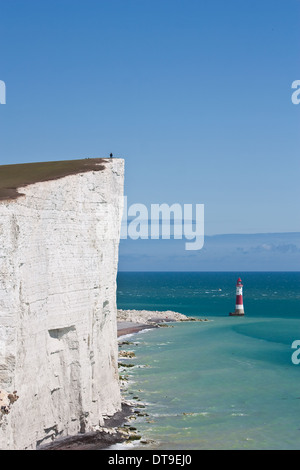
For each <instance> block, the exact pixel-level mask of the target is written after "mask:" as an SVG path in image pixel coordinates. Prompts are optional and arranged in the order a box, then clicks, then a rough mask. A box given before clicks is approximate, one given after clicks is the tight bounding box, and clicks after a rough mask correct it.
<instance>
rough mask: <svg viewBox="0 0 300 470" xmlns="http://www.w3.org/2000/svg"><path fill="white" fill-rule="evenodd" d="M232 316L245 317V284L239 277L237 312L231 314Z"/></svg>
mask: <svg viewBox="0 0 300 470" xmlns="http://www.w3.org/2000/svg"><path fill="white" fill-rule="evenodd" d="M229 315H231V316H242V315H245V312H244V305H243V283H242V280H241V278H240V277H239V278H238V280H237V282H236V299H235V311H234V312H233V313H232V312H231V313H230V314H229Z"/></svg>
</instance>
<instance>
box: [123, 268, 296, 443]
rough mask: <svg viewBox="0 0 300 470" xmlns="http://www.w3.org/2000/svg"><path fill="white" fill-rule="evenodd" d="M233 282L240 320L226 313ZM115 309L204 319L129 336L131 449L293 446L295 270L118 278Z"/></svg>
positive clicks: (232, 301) (231, 299)
mask: <svg viewBox="0 0 300 470" xmlns="http://www.w3.org/2000/svg"><path fill="white" fill-rule="evenodd" d="M239 276H240V277H241V278H242V281H243V284H244V308H245V317H229V315H228V313H229V312H230V311H233V310H234V306H235V284H236V280H237V277H239ZM117 303H118V308H122V309H146V310H173V311H177V312H180V313H184V314H186V315H188V316H194V317H199V318H203V319H204V318H206V319H207V320H209V321H206V322H187V323H173V324H172V325H170V327H169V328H159V329H154V330H148V331H145V332H141V333H138V334H136V335H134V336H133V337H132V338H133V339H132V341H133V344H132V345H129V346H127V349H128V350H132V351H134V352H135V354H136V357H135V358H134V359H133V360H131V362H133V363H134V364H135V367H131V368H126V374H127V376H128V388H127V390H126V392H125V393H126V398H129V399H130V398H132V397H133V396H138V400H140V403H144V404H146V408H145V409H146V412H147V414H148V416H144V417H140V418H138V419H137V420H136V423H135V426H136V427H137V429H138V431H139V432H140V433H141V435H142V440H143V441H145V442H146V441H147V442H148V444H142V443H141V442H140V441H136V443H135V446H136V448H145V446H146V447H147V446H148V447H149V446H150V447H151V448H156V449H171V450H172V449H175V450H179V449H300V364H299V365H297V364H294V363H293V361H292V354H293V353H295V352H297V351H296V350H295V349H292V343H293V342H294V341H295V340H300V273H298V272H287V273H281V272H280V273H277V272H276V273H267V272H266V273H265V272H259V273H254V272H249V273H247V272H245V273H242V272H239V273H232V272H228V273H220V272H217V273H212V272H208V273H203V272H201V273H195V272H193V273H182V272H181V273H154V272H151V273H123V272H122V273H119V274H118V295H117ZM171 326H172V327H171ZM299 358H300V354H299Z"/></svg>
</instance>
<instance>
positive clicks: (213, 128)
mask: <svg viewBox="0 0 300 470" xmlns="http://www.w3.org/2000/svg"><path fill="white" fill-rule="evenodd" d="M0 16H1V25H0V44H1V62H0V80H4V81H5V83H6V87H7V103H6V105H0V164H9V163H22V162H29V161H49V160H60V159H74V158H83V157H87V156H89V157H102V156H106V155H108V154H109V153H110V152H113V153H114V155H115V156H120V157H124V158H125V160H126V182H125V193H126V195H127V196H128V204H132V203H143V204H146V205H147V206H149V205H150V204H152V203H169V204H172V203H181V204H184V203H189V204H197V203H199V204H200V203H203V204H204V205H205V232H206V234H207V235H215V234H224V233H225V234H226V233H237V234H247V233H258V232H263V233H266V232H276V233H279V232H298V231H300V227H299V216H298V213H299V211H298V201H299V196H300V194H299V193H300V189H299V140H300V139H299V137H300V128H299V124H300V105H298V106H296V105H293V104H292V102H291V94H292V90H291V84H292V82H293V81H294V80H297V79H300V70H299V68H300V67H299V52H300V28H299V23H300V1H299V0H288V1H284V0H243V1H240V0H227V1H224V0H209V1H208V0H42V1H41V0H13V1H11V0H1V2H0Z"/></svg>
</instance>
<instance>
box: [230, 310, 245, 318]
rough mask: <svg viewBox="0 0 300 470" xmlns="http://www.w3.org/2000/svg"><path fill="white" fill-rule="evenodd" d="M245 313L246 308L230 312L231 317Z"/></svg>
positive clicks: (241, 315)
mask: <svg viewBox="0 0 300 470" xmlns="http://www.w3.org/2000/svg"><path fill="white" fill-rule="evenodd" d="M244 315H245V312H244V310H243V311H241V310H236V311H235V312H229V316H230V317H243V316H244Z"/></svg>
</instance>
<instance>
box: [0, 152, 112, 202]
mask: <svg viewBox="0 0 300 470" xmlns="http://www.w3.org/2000/svg"><path fill="white" fill-rule="evenodd" d="M110 161H111V160H110V159H106V158H85V159H82V160H62V161H56V162H40V163H21V164H18V165H2V166H0V200H2V201H3V200H9V199H16V198H17V197H20V196H22V194H21V193H19V192H18V188H20V187H24V186H28V185H29V184H34V183H39V182H43V181H50V180H56V179H59V178H63V177H65V176H69V175H75V174H78V173H86V172H88V171H102V170H104V168H105V164H106V163H108V162H110Z"/></svg>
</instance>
